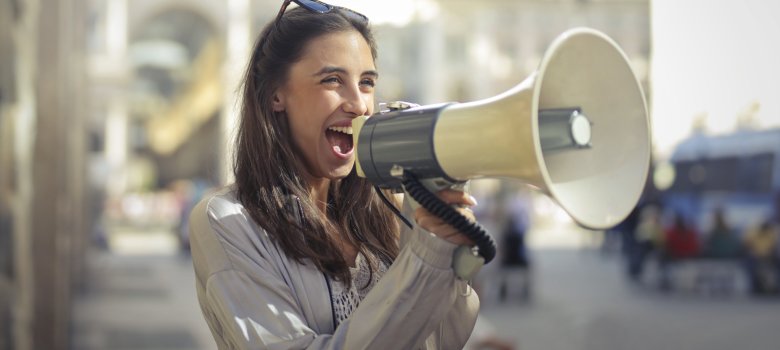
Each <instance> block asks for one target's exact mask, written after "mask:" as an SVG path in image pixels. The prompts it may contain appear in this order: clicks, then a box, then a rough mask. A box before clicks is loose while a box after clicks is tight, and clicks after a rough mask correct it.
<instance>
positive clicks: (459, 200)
mask: <svg viewBox="0 0 780 350" xmlns="http://www.w3.org/2000/svg"><path fill="white" fill-rule="evenodd" d="M437 196H438V197H439V198H440V199H441V200H442V201H444V203H447V204H450V205H458V206H463V205H466V206H470V207H473V206H475V205H477V200H476V199H475V198H474V197H472V196H470V195H469V194H468V193H466V192H461V191H456V190H450V189H445V190H441V191H439V192H438V193H437Z"/></svg>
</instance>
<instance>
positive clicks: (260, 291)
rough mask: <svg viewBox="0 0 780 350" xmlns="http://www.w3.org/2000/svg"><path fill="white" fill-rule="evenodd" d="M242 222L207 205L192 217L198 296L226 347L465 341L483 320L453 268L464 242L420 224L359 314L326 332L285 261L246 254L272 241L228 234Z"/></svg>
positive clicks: (336, 346) (347, 346) (375, 346)
mask: <svg viewBox="0 0 780 350" xmlns="http://www.w3.org/2000/svg"><path fill="white" fill-rule="evenodd" d="M235 229H240V228H239V227H237V226H233V225H232V224H231V222H230V217H222V218H217V217H215V216H214V215H213V214H210V211H209V210H208V208H205V207H201V206H200V205H199V206H198V207H196V209H195V211H193V214H192V216H191V235H192V237H191V241H192V249H193V263H194V264H195V266H196V275H197V276H198V284H200V285H201V286H202V287H200V288H198V299H199V301H200V303H201V309H202V310H203V313H204V316H205V318H206V320H207V323H208V324H209V328H210V329H211V331H212V333H213V335H214V338H215V340H216V341H217V344H218V346H219V348H222V349H416V348H420V347H422V346H424V345H428V346H430V345H433V346H435V347H442V348H447V349H450V348H460V347H462V346H463V344H465V342H466V340H467V339H468V336H469V335H470V332H471V329H472V328H473V325H474V322H475V321H476V314H477V310H478V308H479V305H478V304H479V303H478V299H477V298H476V294H475V293H474V292H473V291H472V290H471V289H470V287H469V286H468V285H467V284H466V283H465V282H464V281H461V280H459V279H457V278H456V277H455V276H454V273H453V272H452V268H451V261H452V254H453V251H454V249H455V248H456V246H455V245H454V244H451V243H449V242H446V241H444V240H441V239H439V238H438V237H436V236H434V235H432V234H430V233H428V232H424V231H421V230H420V229H416V230H414V231H409V232H406V233H405V234H408V235H410V237H408V240H407V244H406V245H405V246H404V247H403V249H402V250H401V252H400V254H399V256H398V257H397V259H396V260H395V262H394V263H393V264H392V265H391V266H390V268H389V269H388V271H387V272H386V273H385V275H384V276H383V277H382V279H381V280H380V281H379V283H378V284H377V285H375V286H374V288H373V289H372V290H371V292H369V293H368V295H367V296H366V298H365V299H364V300H363V301H362V302H361V303H360V305H359V307H357V308H356V309H355V310H354V312H353V313H352V315H351V316H350V317H349V318H348V319H347V320H345V321H344V322H342V323H341V324H340V325H339V327H337V328H336V329H335V331H334V332H333V333H332V334H321V333H319V334H318V332H316V331H314V329H315V328H316V327H312V326H311V325H310V324H308V323H307V320H306V317H305V316H304V311H303V309H302V308H303V307H304V306H302V305H301V303H302V302H305V301H303V300H300V299H299V298H298V297H297V296H296V295H295V292H294V291H293V290H292V289H291V288H290V286H289V284H288V283H287V281H286V276H285V274H284V273H283V271H281V269H280V267H279V266H278V264H275V263H274V261H273V260H272V259H270V258H268V257H267V256H266V258H265V259H241V255H242V254H245V253H244V250H246V249H258V250H260V251H268V250H269V249H271V248H270V247H267V246H262V243H259V244H260V246H258V244H255V246H245V245H243V246H242V245H240V244H239V245H235V244H231V242H229V241H228V240H225V239H222V238H223V237H225V233H226V232H225V230H235ZM220 255H224V256H225V257H227V258H220V257H219V256H220ZM196 260H197V261H196ZM249 260H251V261H253V262H252V263H246V262H244V261H249ZM198 266H206V267H204V268H202V270H204V271H209V272H208V273H207V274H204V273H202V272H203V271H197V270H198V269H199V268H198ZM325 288H327V287H325ZM309 292H310V293H325V294H328V290H327V289H324V290H322V291H309ZM328 308H329V305H328ZM434 333H435V335H436V336H434V337H430V336H431V335H432V334H434ZM438 338H441V340H439V339H438ZM445 346H446V347H445Z"/></svg>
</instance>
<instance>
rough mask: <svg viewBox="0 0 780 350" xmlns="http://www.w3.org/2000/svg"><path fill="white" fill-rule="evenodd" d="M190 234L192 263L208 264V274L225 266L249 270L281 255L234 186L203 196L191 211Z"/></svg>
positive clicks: (223, 268)
mask: <svg viewBox="0 0 780 350" xmlns="http://www.w3.org/2000/svg"><path fill="white" fill-rule="evenodd" d="M189 233H190V242H191V247H192V256H193V262H195V264H196V265H199V263H203V264H205V265H206V267H207V268H205V269H204V271H208V272H207V274H208V275H210V274H212V273H214V272H217V271H221V270H226V269H236V268H238V269H240V270H245V271H248V270H249V267H252V266H257V264H260V263H263V262H264V261H268V258H269V257H271V256H276V255H277V254H278V253H277V252H276V249H275V248H274V245H273V243H272V241H271V240H270V238H269V237H268V234H267V232H266V231H265V230H263V229H262V228H261V227H260V226H259V225H257V224H256V223H255V222H254V220H252V219H251V217H250V215H249V213H248V212H247V211H246V209H245V208H244V206H243V205H242V204H241V202H240V201H239V200H238V199H237V196H236V191H235V189H233V188H231V187H226V188H222V189H220V190H217V191H215V192H213V193H211V194H209V195H207V196H204V197H203V199H201V201H200V202H199V203H198V204H197V205H196V206H195V208H193V210H192V213H191V214H190V230H189ZM196 267H197V266H196ZM196 270H197V268H196Z"/></svg>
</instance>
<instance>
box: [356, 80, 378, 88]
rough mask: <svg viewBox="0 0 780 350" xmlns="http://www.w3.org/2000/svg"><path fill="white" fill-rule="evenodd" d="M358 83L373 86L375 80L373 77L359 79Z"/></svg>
mask: <svg viewBox="0 0 780 350" xmlns="http://www.w3.org/2000/svg"><path fill="white" fill-rule="evenodd" d="M360 85H363V86H370V87H374V86H376V81H374V79H363V80H361V81H360Z"/></svg>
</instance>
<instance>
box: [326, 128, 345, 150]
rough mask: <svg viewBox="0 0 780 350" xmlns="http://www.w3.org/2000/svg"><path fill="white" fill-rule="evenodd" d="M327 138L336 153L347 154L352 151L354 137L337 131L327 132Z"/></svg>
mask: <svg viewBox="0 0 780 350" xmlns="http://www.w3.org/2000/svg"><path fill="white" fill-rule="evenodd" d="M325 136H326V137H327V138H328V142H330V146H331V147H332V148H333V150H334V151H336V153H339V154H347V153H349V151H351V150H352V136H351V135H347V134H344V133H340V132H337V131H332V130H327V131H325Z"/></svg>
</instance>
